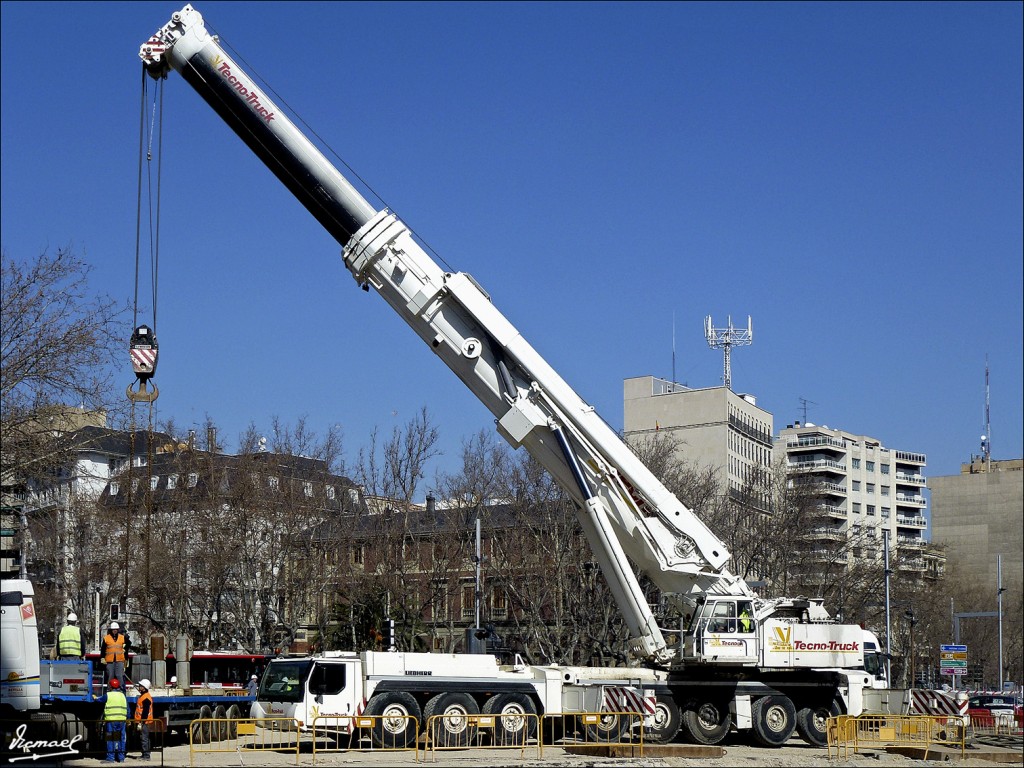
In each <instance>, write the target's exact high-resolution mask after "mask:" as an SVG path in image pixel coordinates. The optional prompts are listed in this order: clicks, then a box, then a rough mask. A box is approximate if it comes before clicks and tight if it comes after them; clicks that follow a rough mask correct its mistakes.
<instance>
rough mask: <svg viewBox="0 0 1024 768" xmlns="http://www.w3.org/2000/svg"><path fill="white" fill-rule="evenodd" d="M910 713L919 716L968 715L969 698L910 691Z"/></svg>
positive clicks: (941, 693) (916, 689)
mask: <svg viewBox="0 0 1024 768" xmlns="http://www.w3.org/2000/svg"><path fill="white" fill-rule="evenodd" d="M958 699H961V700H959V701H958ZM910 711H911V712H912V713H915V714H919V715H966V714H967V698H966V697H964V696H963V694H960V696H957V694H955V693H951V692H947V691H928V690H923V689H919V688H914V689H913V690H911V691H910Z"/></svg>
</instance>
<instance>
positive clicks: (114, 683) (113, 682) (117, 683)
mask: <svg viewBox="0 0 1024 768" xmlns="http://www.w3.org/2000/svg"><path fill="white" fill-rule="evenodd" d="M110 687H111V688H120V687H121V681H120V680H118V679H117V678H116V677H115V678H114V679H113V680H111V681H110Z"/></svg>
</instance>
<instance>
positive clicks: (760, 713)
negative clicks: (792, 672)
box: [750, 694, 796, 747]
mask: <svg viewBox="0 0 1024 768" xmlns="http://www.w3.org/2000/svg"><path fill="white" fill-rule="evenodd" d="M750 716H751V720H752V721H753V735H754V740H755V741H756V742H757V743H758V744H760V745H761V746H763V747H781V746H782V745H783V744H785V743H786V742H787V741H789V739H790V737H791V736H792V735H793V731H795V730H796V707H794V706H793V702H792V701H790V699H789V697H787V696H778V695H775V694H772V695H770V696H762V697H761V698H760V699H758V700H757V701H755V702H754V704H753V706H751V708H750Z"/></svg>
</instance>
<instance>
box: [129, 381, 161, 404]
mask: <svg viewBox="0 0 1024 768" xmlns="http://www.w3.org/2000/svg"><path fill="white" fill-rule="evenodd" d="M152 386H153V388H152V389H146V382H145V380H143V379H139V388H138V389H132V385H131V384H129V385H128V388H127V389H126V390H125V394H127V395H128V399H129V400H131V401H132V402H134V403H152V402H153V401H154V400H156V399H157V398H158V397H160V390H159V388H158V387H157V385H156V382H152Z"/></svg>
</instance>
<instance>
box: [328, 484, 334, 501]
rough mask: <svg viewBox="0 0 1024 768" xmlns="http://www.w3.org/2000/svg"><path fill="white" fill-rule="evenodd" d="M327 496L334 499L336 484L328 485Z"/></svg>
mask: <svg viewBox="0 0 1024 768" xmlns="http://www.w3.org/2000/svg"><path fill="white" fill-rule="evenodd" d="M327 498H328V499H330V500H331V501H334V486H333V485H328V486H327Z"/></svg>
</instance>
